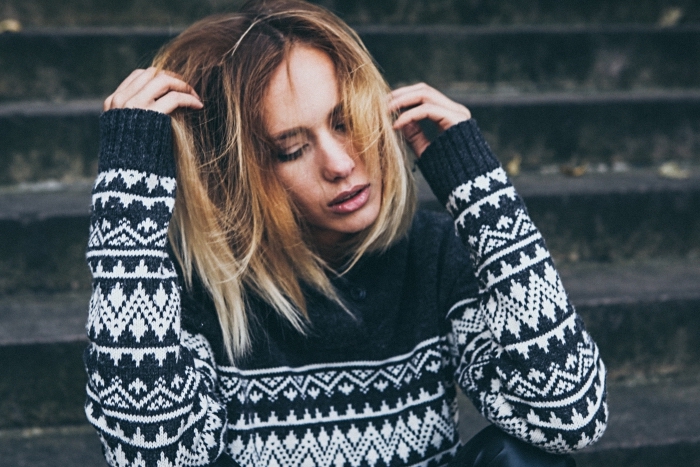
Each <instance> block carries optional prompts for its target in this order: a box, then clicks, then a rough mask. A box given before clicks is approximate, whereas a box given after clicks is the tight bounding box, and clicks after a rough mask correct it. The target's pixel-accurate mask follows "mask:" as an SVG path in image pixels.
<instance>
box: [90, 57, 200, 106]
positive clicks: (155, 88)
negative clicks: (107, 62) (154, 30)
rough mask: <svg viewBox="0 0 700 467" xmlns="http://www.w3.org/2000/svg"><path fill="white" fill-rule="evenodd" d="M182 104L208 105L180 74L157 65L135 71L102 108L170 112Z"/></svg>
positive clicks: (106, 100)
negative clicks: (159, 68) (160, 68)
mask: <svg viewBox="0 0 700 467" xmlns="http://www.w3.org/2000/svg"><path fill="white" fill-rule="evenodd" d="M179 107H187V108H191V109H201V108H202V107H204V104H202V101H201V100H200V99H199V96H198V95H197V93H196V92H195V91H194V89H193V88H192V86H190V85H189V84H187V83H185V82H184V81H183V80H182V79H180V77H178V76H177V75H175V74H173V73H169V72H167V71H163V70H158V69H156V68H153V67H151V68H148V69H146V70H140V69H139V70H134V71H133V72H132V73H131V74H130V75H129V76H128V77H127V78H126V79H125V80H124V81H122V83H121V84H120V85H119V87H118V88H117V90H116V91H114V93H112V94H111V95H110V96H109V97H108V98H107V99H105V101H104V104H103V106H102V109H103V110H104V111H105V112H106V111H108V110H111V109H144V110H153V111H156V112H161V113H164V114H170V113H172V112H173V111H174V110H175V109H177V108H179Z"/></svg>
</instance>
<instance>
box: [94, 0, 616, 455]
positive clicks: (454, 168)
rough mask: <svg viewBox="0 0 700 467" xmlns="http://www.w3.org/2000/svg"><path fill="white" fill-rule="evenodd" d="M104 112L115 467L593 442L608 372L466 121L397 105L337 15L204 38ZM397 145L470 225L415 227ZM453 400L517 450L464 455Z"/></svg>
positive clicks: (230, 18) (98, 359)
mask: <svg viewBox="0 0 700 467" xmlns="http://www.w3.org/2000/svg"><path fill="white" fill-rule="evenodd" d="M387 96H388V97H387ZM104 110H105V113H104V114H103V115H102V117H101V130H102V145H101V154H100V166H99V172H100V173H99V175H98V177H97V180H96V182H95V188H94V194H93V217H92V223H91V236H90V243H89V246H88V254H87V256H88V263H89V265H90V267H91V270H92V273H93V277H94V283H93V296H92V300H91V303H90V315H89V320H88V325H87V329H88V334H89V337H90V339H91V344H90V346H89V348H88V349H87V351H86V354H85V362H86V367H87V371H88V376H89V382H88V386H87V392H88V400H87V403H86V413H87V416H88V419H89V420H90V422H91V423H92V424H93V425H94V426H95V427H96V428H97V430H98V432H99V435H100V437H101V439H102V442H103V446H104V452H105V456H106V458H107V460H108V462H109V463H110V465H118V466H132V465H133V466H136V465H139V466H140V465H147V466H150V465H158V466H165V465H280V466H292V465H317V466H326V465H328V466H329V465H414V464H419V465H448V464H450V465H463V466H467V465H469V466H471V465H479V466H482V465H484V466H485V465H492V466H497V465H571V462H572V461H571V459H570V458H569V457H562V456H557V455H550V454H546V453H545V451H548V452H550V453H555V454H561V453H566V452H569V451H572V450H574V449H578V448H581V447H583V446H586V445H588V444H590V443H592V442H593V441H595V440H596V439H597V438H598V437H600V435H601V434H602V432H603V430H604V428H605V423H606V418H607V409H606V405H605V382H604V380H605V370H604V366H603V364H602V362H601V361H600V359H599V356H598V350H597V348H596V346H595V344H594V343H593V341H592V340H591V338H590V337H589V335H588V334H587V333H586V332H585V330H584V329H583V325H582V322H581V320H580V319H579V318H578V316H577V315H576V313H575V312H574V310H573V308H572V307H571V305H570V304H569V303H568V301H567V298H566V295H565V293H564V291H563V289H562V286H561V283H560V281H559V278H558V276H557V274H556V271H555V270H554V268H553V266H552V263H551V260H550V258H549V255H548V253H547V251H546V249H545V247H544V243H543V240H542V238H541V237H540V235H539V233H538V232H537V230H536V229H535V228H534V226H533V225H532V223H531V221H530V219H529V217H528V216H527V212H526V210H525V207H524V205H523V204H522V202H521V200H520V199H519V198H518V197H517V195H516V194H515V192H514V190H513V188H512V186H511V185H510V183H509V181H508V180H507V178H506V176H505V174H504V172H503V170H502V169H501V168H500V166H499V164H498V162H497V161H496V160H495V158H494V157H493V155H492V154H491V152H490V149H489V148H488V146H487V144H486V143H485V141H484V140H483V138H482V136H481V134H480V132H479V130H478V127H477V126H476V123H475V122H474V121H473V120H472V119H471V115H470V113H469V110H467V109H466V108H465V107H463V106H461V105H459V104H456V103H454V102H452V101H450V100H449V99H447V98H446V97H445V96H443V95H442V94H440V93H439V92H437V91H436V90H434V89H432V88H430V87H428V86H426V85H422V84H421V85H415V86H410V87H405V88H401V89H398V90H395V91H393V92H391V93H389V90H388V88H387V87H386V85H385V83H384V81H383V80H382V78H381V76H380V74H379V73H378V71H377V69H376V67H375V66H374V64H373V63H372V61H371V58H370V57H369V54H368V53H367V51H366V49H365V48H364V46H363V45H362V44H361V42H360V40H359V39H358V38H357V36H356V35H355V33H354V32H353V31H352V30H350V29H349V28H348V27H347V26H346V25H345V24H344V23H342V22H341V21H340V20H339V19H337V18H335V17H334V16H333V15H331V14H330V13H329V12H327V11H325V10H323V9H321V8H318V7H315V6H312V5H310V4H307V3H303V2H300V1H296V0H294V1H282V2H280V1H277V2H269V3H264V2H253V3H250V4H248V5H246V6H244V8H243V9H242V11H241V12H240V13H238V14H233V15H226V16H220V17H212V18H207V19H205V20H203V21H201V22H199V23H197V24H195V25H193V26H192V27H190V28H189V29H188V30H187V31H185V32H184V33H182V34H181V35H180V36H179V37H178V38H176V39H175V40H174V41H172V42H171V43H170V44H168V45H166V46H165V47H164V49H163V50H162V51H161V52H160V54H159V55H158V57H157V58H156V59H155V62H154V67H153V68H149V69H147V70H137V71H135V72H134V73H132V74H131V75H130V76H129V77H128V78H127V79H126V80H125V81H124V82H123V83H122V84H121V85H120V86H119V88H118V89H117V90H116V91H115V93H114V94H112V95H111V96H110V97H108V98H107V100H106V101H105V108H104ZM423 119H429V120H432V121H433V122H435V123H436V124H437V126H438V127H439V128H440V130H442V132H443V133H442V134H441V135H440V136H439V137H438V138H437V139H436V140H435V141H434V142H432V143H430V142H429V141H428V140H427V139H426V137H425V136H424V134H423V133H422V131H421V130H420V126H419V125H418V122H419V121H420V120H423ZM399 135H403V137H404V138H405V140H406V141H407V142H408V144H409V145H410V147H411V148H412V150H413V152H414V153H415V154H416V156H418V157H419V159H418V167H420V169H421V170H422V172H423V174H424V175H425V177H426V179H427V180H428V181H429V183H430V184H431V187H432V189H433V191H434V192H435V194H436V195H437V197H438V198H439V199H440V200H441V201H442V202H443V203H445V205H446V206H447V208H448V211H449V212H450V213H451V214H452V216H453V219H454V220H452V219H450V218H449V217H448V216H446V215H439V214H435V213H422V212H421V213H417V214H416V215H415V216H414V204H415V196H414V188H413V184H412V180H411V174H410V169H409V164H408V163H407V161H406V158H405V156H404V154H403V151H402V144H401V141H400V139H399ZM176 180H177V181H176ZM176 185H177V195H176V194H175V186H176ZM171 216H172V217H171ZM455 232H456V233H457V235H455ZM455 382H456V383H457V384H459V385H460V387H461V388H462V389H463V390H464V391H465V393H466V394H467V395H468V396H469V397H470V399H471V400H472V401H473V402H474V404H475V405H476V407H477V408H478V409H479V410H480V411H481V413H482V414H484V416H486V417H487V418H488V419H489V420H490V421H492V422H493V423H494V424H495V425H496V426H497V427H500V428H495V427H494V428H488V429H486V430H485V431H483V432H482V433H480V434H479V435H477V437H476V438H475V439H473V440H472V441H471V442H469V443H467V444H466V445H465V446H462V447H460V444H459V437H458V432H457V428H456V419H457V413H456V405H455V385H454V383H455ZM504 432H506V433H508V434H509V435H512V436H509V435H506V434H504ZM518 439H520V440H522V441H518ZM523 441H524V442H523ZM532 446H536V447H537V448H535V447H532Z"/></svg>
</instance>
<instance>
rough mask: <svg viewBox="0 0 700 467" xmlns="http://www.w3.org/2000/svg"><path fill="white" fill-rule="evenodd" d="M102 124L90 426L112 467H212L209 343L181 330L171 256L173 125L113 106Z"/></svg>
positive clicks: (216, 422) (91, 252)
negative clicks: (95, 429)
mask: <svg viewBox="0 0 700 467" xmlns="http://www.w3.org/2000/svg"><path fill="white" fill-rule="evenodd" d="M100 125H101V132H102V145H101V151H100V162H99V175H98V177H97V180H96V181H95V185H94V190H93V208H92V217H91V223H90V240H89V244H88V251H87V260H88V265H89V267H90V270H91V272H92V275H93V294H92V298H91V300H90V312H89V318H88V323H87V331H88V336H89V338H90V345H89V347H88V349H87V350H86V352H85V364H86V369H87V374H88V384H87V395H88V397H87V402H86V414H87V418H88V420H89V421H90V422H91V423H92V424H93V425H94V426H95V427H96V428H97V430H98V433H99V435H100V438H101V440H102V443H103V446H104V452H105V456H106V458H107V461H108V463H109V464H110V465H129V466H131V465H144V466H151V465H153V466H155V465H207V464H208V463H209V462H211V461H212V460H213V459H215V458H216V457H217V456H218V455H219V454H220V453H221V451H222V449H223V445H224V442H223V441H224V440H223V437H224V434H225V428H226V413H225V408H224V407H223V406H222V405H221V404H220V403H219V401H218V398H217V396H216V373H215V371H214V361H213V356H212V352H211V349H210V348H209V345H208V343H207V342H206V340H205V339H204V338H203V337H202V336H199V335H193V334H189V333H187V332H185V331H181V330H180V286H179V284H178V279H177V274H176V272H175V269H174V266H173V263H172V260H171V258H170V257H169V255H168V253H167V230H168V222H169V221H170V216H171V214H172V208H173V205H174V200H175V178H174V176H175V167H174V162H173V157H172V149H171V129H170V117H168V116H167V115H164V114H160V113H156V112H152V111H144V110H136V109H132V110H112V111H109V112H106V113H105V114H103V115H102V117H101V120H100Z"/></svg>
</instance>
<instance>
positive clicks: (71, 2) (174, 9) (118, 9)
mask: <svg viewBox="0 0 700 467" xmlns="http://www.w3.org/2000/svg"><path fill="white" fill-rule="evenodd" d="M243 1H244V0H218V1H216V2H214V1H208V2H188V1H186V0H173V1H169V2H165V1H156V2H154V1H148V0H132V1H129V2H110V1H105V0H92V1H85V0H65V1H63V2H61V3H60V4H58V3H56V2H52V1H50V0H32V1H22V0H6V1H5V2H4V3H3V4H2V6H0V15H2V16H4V17H6V18H14V19H16V20H19V21H21V22H22V23H24V24H27V25H42V26H44V25H60V26H66V25H75V24H82V25H113V24H120V25H133V24H137V25H153V24H158V25H164V26H169V25H172V24H176V25H183V24H189V23H191V22H192V21H194V20H195V19H197V18H200V17H202V16H204V15H207V14H211V13H214V12H221V11H231V10H235V9H236V8H237V7H239V6H240V5H241V4H242V3H243ZM314 3H318V4H321V5H324V6H326V7H328V8H331V9H332V10H334V11H336V12H337V13H338V14H339V15H340V16H341V17H343V18H344V19H345V20H346V21H349V22H354V23H394V24H396V23H398V24H422V23H463V24H519V23H570V24H580V23H620V22H642V23H649V24H659V23H660V24H670V25H672V24H677V23H679V22H681V23H682V22H697V21H699V20H700V11H699V10H700V7H699V6H698V4H697V2H694V1H693V0H675V1H667V0H662V1H658V0H642V1H636V2H635V1H632V0H624V1H622V0H620V1H616V2H608V1H605V0H593V1H588V2H576V1H571V0H566V1H559V2H553V1H550V0H533V1H530V2H518V1H514V0H510V1H502V0H484V1H479V2H465V1H460V0H440V1H435V0H432V1H431V0H406V1H401V2H396V1H390V0H381V1H373V0H315V1H314Z"/></svg>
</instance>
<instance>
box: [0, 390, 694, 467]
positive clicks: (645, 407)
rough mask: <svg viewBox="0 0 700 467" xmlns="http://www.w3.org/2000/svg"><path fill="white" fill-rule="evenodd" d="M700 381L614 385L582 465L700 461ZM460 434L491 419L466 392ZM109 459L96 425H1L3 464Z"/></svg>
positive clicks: (62, 464) (665, 466)
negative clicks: (606, 415) (606, 416)
mask: <svg viewBox="0 0 700 467" xmlns="http://www.w3.org/2000/svg"><path fill="white" fill-rule="evenodd" d="M699 401H700V384H698V383H697V382H693V381H691V382H689V381H674V382H668V381H664V382H659V383H651V384H645V385H635V386H624V385H611V386H610V388H609V393H608V403H609V407H610V420H609V423H608V429H607V431H606V433H605V435H603V437H602V438H601V440H600V441H598V443H596V444H595V445H593V446H592V447H590V448H588V449H586V450H584V451H581V452H580V453H577V454H576V455H575V458H576V461H577V465H578V466H579V467H589V466H590V467H593V466H595V467H677V466H679V465H683V466H685V467H698V466H700V435H699V434H700V422H699V420H700V402H699ZM459 402H460V414H461V415H460V436H461V437H462V439H463V440H467V439H469V438H471V436H473V435H474V434H476V433H477V432H478V431H479V430H480V429H482V428H483V427H485V426H486V423H487V422H486V421H485V419H483V418H482V417H481V416H480V415H479V414H478V413H477V412H476V410H475V409H474V408H473V406H472V405H471V403H470V402H469V401H468V400H466V398H465V397H464V396H461V398H460V400H459ZM75 465H81V466H85V467H92V466H95V467H96V466H102V465H105V463H104V460H103V459H102V454H101V450H100V444H99V441H98V439H97V436H96V434H95V432H94V430H93V429H92V427H90V426H88V425H85V424H80V425H71V426H61V427H50V428H29V429H27V428H25V429H12V430H7V429H6V430H0V467H24V466H27V467H29V466H31V467H49V466H50V467H73V466H75Z"/></svg>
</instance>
